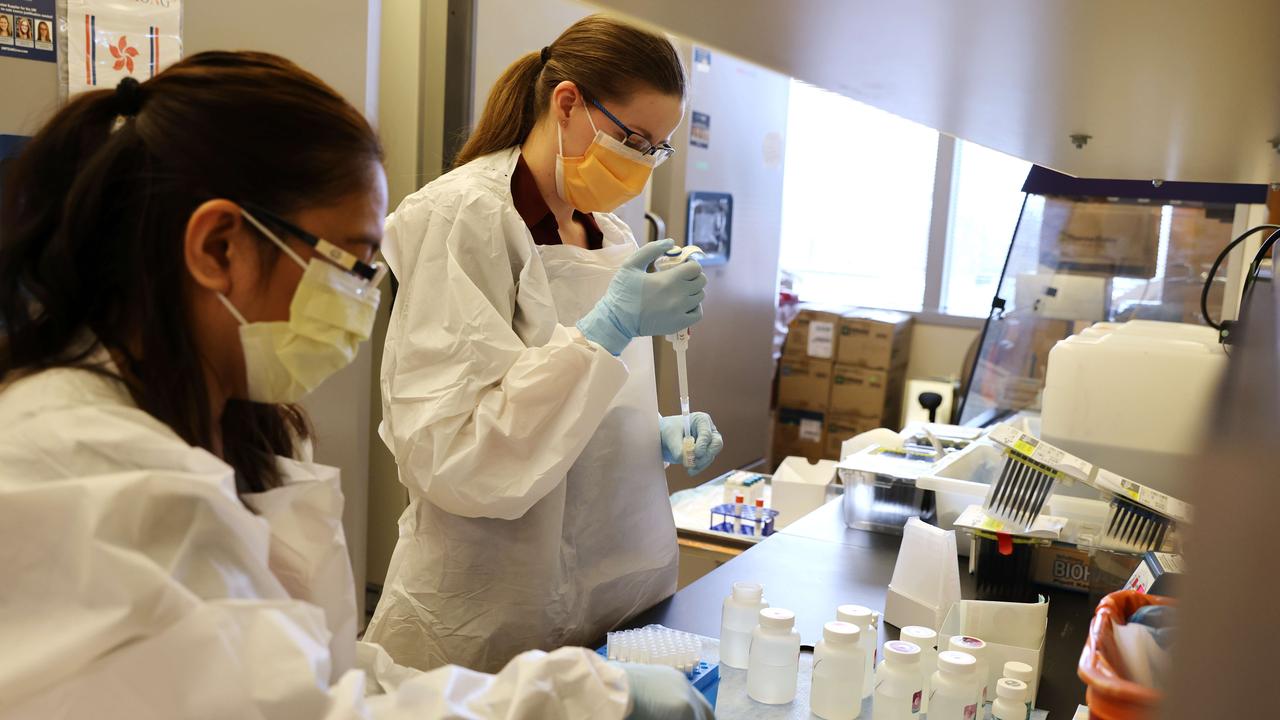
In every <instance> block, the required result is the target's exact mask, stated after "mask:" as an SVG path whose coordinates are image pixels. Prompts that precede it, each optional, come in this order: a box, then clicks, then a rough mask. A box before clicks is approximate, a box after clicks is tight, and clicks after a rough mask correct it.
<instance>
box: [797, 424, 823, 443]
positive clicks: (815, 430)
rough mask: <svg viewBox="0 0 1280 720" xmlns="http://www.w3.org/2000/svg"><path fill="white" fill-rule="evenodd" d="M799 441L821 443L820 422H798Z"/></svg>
mask: <svg viewBox="0 0 1280 720" xmlns="http://www.w3.org/2000/svg"><path fill="white" fill-rule="evenodd" d="M800 439H801V440H808V441H809V442H821V441H822V422H821V421H818V420H801V421H800Z"/></svg>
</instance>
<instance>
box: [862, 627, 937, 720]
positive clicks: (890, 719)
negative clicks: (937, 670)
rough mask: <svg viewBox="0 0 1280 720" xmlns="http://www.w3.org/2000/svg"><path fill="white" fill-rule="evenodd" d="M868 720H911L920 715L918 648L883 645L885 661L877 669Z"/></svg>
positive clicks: (899, 643)
mask: <svg viewBox="0 0 1280 720" xmlns="http://www.w3.org/2000/svg"><path fill="white" fill-rule="evenodd" d="M875 681H876V686H875V691H874V695H873V698H872V701H871V720H914V718H916V717H919V715H920V704H921V703H922V702H923V701H924V690H923V689H922V687H923V686H922V685H921V682H920V648H919V647H916V645H915V644H914V643H909V642H906V641H905V640H892V641H890V642H887V643H885V644H884V661H882V662H881V663H880V665H879V666H878V667H877V668H876V675H875Z"/></svg>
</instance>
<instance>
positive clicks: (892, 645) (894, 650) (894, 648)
mask: <svg viewBox="0 0 1280 720" xmlns="http://www.w3.org/2000/svg"><path fill="white" fill-rule="evenodd" d="M884 658H885V660H891V661H893V662H895V663H918V662H920V646H919V645H916V644H915V643H909V642H906V641H905V640H891V641H889V642H887V643H885V644H884Z"/></svg>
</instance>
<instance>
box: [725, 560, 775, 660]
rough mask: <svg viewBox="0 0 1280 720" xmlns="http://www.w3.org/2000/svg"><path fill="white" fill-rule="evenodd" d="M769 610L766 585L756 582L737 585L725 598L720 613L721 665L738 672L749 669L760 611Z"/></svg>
mask: <svg viewBox="0 0 1280 720" xmlns="http://www.w3.org/2000/svg"><path fill="white" fill-rule="evenodd" d="M767 607H769V603H768V601H766V600H765V599H764V586H763V585H760V584H759V583H753V582H736V583H734V584H733V590H732V591H731V592H730V593H729V597H727V598H725V599H724V608H723V610H722V611H721V613H720V663H721V664H723V665H726V666H728V667H731V668H737V669H739V670H746V669H747V661H748V659H749V654H750V652H751V631H752V630H755V629H756V625H757V624H758V623H759V622H760V611H761V610H763V609H764V608H767Z"/></svg>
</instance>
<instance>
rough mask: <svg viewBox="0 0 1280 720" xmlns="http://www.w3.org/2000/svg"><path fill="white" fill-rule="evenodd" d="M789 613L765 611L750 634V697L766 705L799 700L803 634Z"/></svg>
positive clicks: (748, 664) (785, 611)
mask: <svg viewBox="0 0 1280 720" xmlns="http://www.w3.org/2000/svg"><path fill="white" fill-rule="evenodd" d="M795 625H796V616H795V613H793V612H791V611H790V610H783V609H782V608H765V609H763V610H761V611H760V624H759V625H757V626H756V629H755V630H752V631H751V657H750V659H749V660H748V661H747V696H748V697H750V698H751V699H752V700H755V701H756V702H761V703H764V704H766V705H785V704H786V703H789V702H791V701H792V700H795V699H796V677H797V676H798V675H799V674H800V633H798V632H796V628H795Z"/></svg>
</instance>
